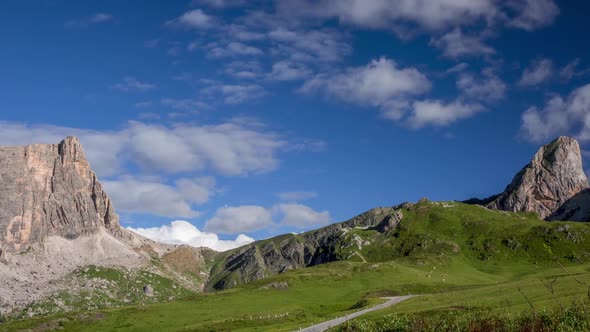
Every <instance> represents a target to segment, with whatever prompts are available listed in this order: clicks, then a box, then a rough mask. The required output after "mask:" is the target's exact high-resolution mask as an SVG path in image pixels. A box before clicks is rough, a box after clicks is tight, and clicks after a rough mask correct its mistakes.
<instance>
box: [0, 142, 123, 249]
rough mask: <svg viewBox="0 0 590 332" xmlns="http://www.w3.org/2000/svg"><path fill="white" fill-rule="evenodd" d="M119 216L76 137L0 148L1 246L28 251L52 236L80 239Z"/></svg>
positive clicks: (113, 224) (110, 226)
mask: <svg viewBox="0 0 590 332" xmlns="http://www.w3.org/2000/svg"><path fill="white" fill-rule="evenodd" d="M100 227H104V228H106V229H107V230H108V231H110V232H111V233H112V234H116V233H118V232H120V227H119V221H118V217H117V215H116V214H115V210H114V208H113V205H112V203H111V200H110V199H109V198H108V197H107V195H106V193H105V192H104V191H103V189H102V186H101V185H100V183H99V182H98V179H97V177H96V174H95V173H94V172H93V171H92V170H91V168H90V165H89V163H88V161H87V160H86V156H85V154H84V150H83V149H82V146H81V145H80V142H79V141H78V139H77V138H76V137H68V138H66V139H65V140H63V141H62V142H60V143H59V144H35V145H28V146H21V147H3V148H0V246H1V247H3V248H4V250H7V251H16V252H18V251H23V250H26V249H27V248H28V247H29V246H30V245H31V244H34V243H39V242H40V241H42V240H43V239H44V238H46V237H48V236H51V235H58V236H62V237H65V238H76V237H78V236H80V235H83V234H89V233H93V232H95V231H96V230H97V229H98V228H100Z"/></svg>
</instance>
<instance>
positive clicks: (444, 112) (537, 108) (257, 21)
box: [0, 0, 590, 249]
mask: <svg viewBox="0 0 590 332" xmlns="http://www.w3.org/2000/svg"><path fill="white" fill-rule="evenodd" d="M589 10H590V8H589V7H588V6H587V5H583V4H575V5H574V4H573V2H565V1H564V2H554V1H552V0H515V1H510V2H503V1H497V0H475V1H464V0H432V1H413V0H390V1H386V0H374V1H364V0H363V1H361V0H342V1H336V0H316V1H305V0H301V1H287V0H276V1H240V0H236V1H231V0H201V1H199V0H195V1H192V2H191V1H166V2H164V1H160V2H157V1H150V2H146V1H100V2H90V1H59V0H46V1H26V0H19V1H14V0H8V1H3V2H2V3H1V4H0V13H1V14H0V15H1V16H2V19H1V20H0V25H1V26H0V38H1V39H2V40H3V42H4V43H3V44H4V47H3V48H2V53H1V55H0V60H1V61H0V73H1V75H0V100H2V102H3V107H2V109H3V111H2V116H1V117H0V144H2V145H20V144H29V143H56V142H58V141H59V140H61V139H62V138H63V137H65V136H67V135H77V136H79V137H80V139H81V141H82V143H83V144H84V146H85V149H86V150H87V154H88V157H89V159H90V161H91V164H92V165H93V167H94V168H95V170H96V172H97V173H98V175H99V177H100V178H101V181H102V182H103V183H104V184H105V187H106V188H107V191H108V192H109V194H110V196H111V198H112V199H113V201H114V204H115V207H116V208H117V211H118V212H119V214H120V216H121V222H122V224H123V225H125V226H128V227H132V228H134V229H140V230H139V232H142V234H146V235H149V236H151V237H153V238H157V239H159V240H162V241H168V242H176V243H179V242H186V243H192V244H195V245H202V244H204V245H209V246H212V247H214V248H216V249H226V248H229V247H231V246H234V245H236V243H238V244H241V243H244V242H247V241H249V240H250V239H261V238H266V237H268V236H272V235H276V234H279V233H284V232H300V231H303V230H307V229H312V228H316V227H319V226H322V225H325V224H327V223H330V222H336V221H342V220H345V219H348V218H350V217H353V216H355V215H356V214H359V213H361V212H363V211H365V210H368V209H370V208H373V207H376V206H386V205H394V204H398V203H401V202H403V201H416V200H418V199H419V198H421V197H424V196H425V197H428V198H430V199H433V200H453V199H457V200H461V199H466V198H470V197H475V196H477V197H484V196H489V195H491V194H494V193H497V192H499V191H501V190H503V188H504V186H505V185H506V184H508V183H509V181H510V180H511V178H512V176H513V175H514V174H515V173H516V172H517V171H518V170H519V169H520V168H521V167H522V166H524V165H525V164H526V163H527V162H528V160H529V159H530V157H531V156H532V154H533V153H534V152H535V151H536V149H537V148H538V147H539V145H540V144H543V143H546V142H548V141H550V140H552V139H553V138H555V137H557V136H559V135H570V136H574V137H576V138H578V139H579V140H580V143H581V145H582V148H583V149H585V148H588V147H590V144H588V143H590V85H587V84H588V83H590V82H589V78H590V69H589V68H590V63H589V59H588V55H589V51H590V50H589V47H590V46H589V45H588V43H587V42H586V40H584V39H583V36H584V32H585V31H587V30H588V23H587V16H588V12H589ZM173 220H182V221H186V223H185V222H176V223H172V224H171V223H170V222H171V221H173ZM195 227H196V228H195ZM197 228H198V230H197ZM238 234H244V235H245V236H244V235H242V236H241V238H240V239H239V241H237V242H232V240H233V239H235V238H236V236H238ZM220 239H221V240H227V241H229V242H223V241H220Z"/></svg>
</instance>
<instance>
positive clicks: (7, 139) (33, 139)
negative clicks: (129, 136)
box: [0, 122, 125, 176]
mask: <svg viewBox="0 0 590 332" xmlns="http://www.w3.org/2000/svg"><path fill="white" fill-rule="evenodd" d="M71 135H74V136H78V137H79V138H80V140H81V141H82V143H83V145H84V149H85V151H86V155H87V157H88V160H89V161H90V163H91V165H92V168H93V169H94V170H95V171H96V172H97V174H99V175H100V176H110V175H113V174H115V173H116V172H118V170H119V167H120V163H121V160H119V158H118V154H119V153H121V151H122V149H123V145H122V144H121V142H123V141H125V134H123V133H121V132H116V131H102V132H101V131H96V130H87V129H78V128H70V127H60V126H53V125H25V124H21V123H14V122H0V145H1V146H17V145H28V144H35V143H42V144H56V143H58V142H60V141H61V140H63V139H64V138H66V136H71ZM105 146H108V147H109V148H108V149H105Z"/></svg>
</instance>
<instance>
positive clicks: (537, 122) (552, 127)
mask: <svg viewBox="0 0 590 332" xmlns="http://www.w3.org/2000/svg"><path fill="white" fill-rule="evenodd" d="M521 130H522V133H523V135H524V137H525V138H526V139H528V140H530V141H532V142H538V143H541V142H545V141H547V140H550V139H552V138H554V137H556V136H559V135H573V136H575V137H576V138H578V139H580V140H582V141H590V84H587V85H584V86H582V87H580V88H578V89H576V90H574V91H573V92H572V93H570V95H569V96H567V97H566V98H564V97H562V96H553V97H552V98H551V99H549V101H548V102H547V104H546V105H545V106H544V107H543V108H542V109H539V108H537V107H534V106H533V107H530V108H529V109H527V110H526V111H525V112H524V113H523V115H522V127H521Z"/></svg>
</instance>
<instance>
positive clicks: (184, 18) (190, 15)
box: [166, 9, 215, 29]
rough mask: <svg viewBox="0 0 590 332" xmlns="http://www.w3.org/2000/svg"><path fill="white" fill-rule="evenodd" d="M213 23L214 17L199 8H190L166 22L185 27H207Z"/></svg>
mask: <svg viewBox="0 0 590 332" xmlns="http://www.w3.org/2000/svg"><path fill="white" fill-rule="evenodd" d="M214 24H215V19H214V18H213V17H211V16H209V15H207V14H205V12H203V11H202V10H201V9H193V10H190V11H188V12H186V13H184V14H182V15H180V16H179V17H177V18H175V19H173V20H170V21H168V22H166V25H168V26H172V27H180V28H185V29H207V28H210V27H212V26H213V25H214Z"/></svg>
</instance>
